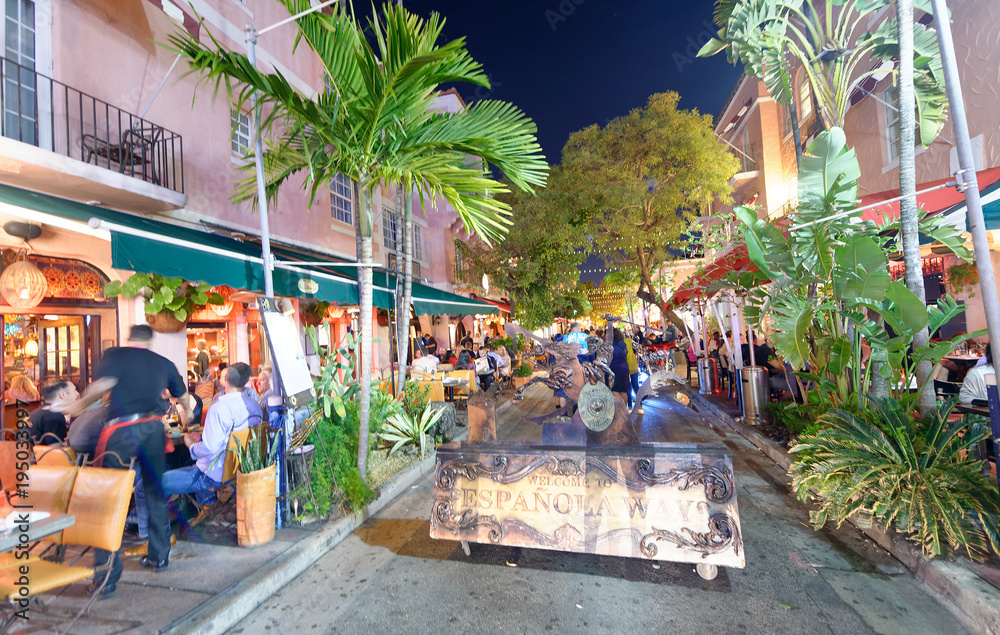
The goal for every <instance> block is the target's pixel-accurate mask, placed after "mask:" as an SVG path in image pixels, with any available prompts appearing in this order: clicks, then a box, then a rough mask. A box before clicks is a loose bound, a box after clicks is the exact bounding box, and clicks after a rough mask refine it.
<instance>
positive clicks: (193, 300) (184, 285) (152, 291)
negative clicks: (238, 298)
mask: <svg viewBox="0 0 1000 635" xmlns="http://www.w3.org/2000/svg"><path fill="white" fill-rule="evenodd" d="M211 288H212V287H211V285H208V284H206V283H204V282H197V283H195V282H187V281H186V280H184V279H182V278H167V277H165V276H161V275H159V274H156V273H134V274H132V275H131V276H129V279H128V280H126V281H125V282H119V281H118V280H112V281H111V282H109V283H107V284H106V285H104V297H106V298H113V297H115V296H116V295H120V296H122V297H125V298H128V299H132V298H134V297H136V296H140V297H142V298H143V299H144V300H145V301H146V302H145V311H146V314H147V315H155V314H157V313H162V312H165V311H169V312H170V313H172V314H173V316H174V317H175V318H177V320H178V321H180V322H186V321H187V319H188V316H190V315H191V314H192V313H193V312H195V311H196V310H198V309H200V308H201V307H203V306H205V305H206V304H222V303H223V302H225V300H223V299H222V296H221V295H219V294H218V293H212V292H211Z"/></svg>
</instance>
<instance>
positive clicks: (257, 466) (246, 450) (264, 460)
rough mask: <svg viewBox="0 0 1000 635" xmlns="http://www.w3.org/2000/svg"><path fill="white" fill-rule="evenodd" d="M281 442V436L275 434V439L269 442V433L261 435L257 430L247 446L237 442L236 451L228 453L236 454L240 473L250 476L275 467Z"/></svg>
mask: <svg viewBox="0 0 1000 635" xmlns="http://www.w3.org/2000/svg"><path fill="white" fill-rule="evenodd" d="M269 441H270V443H269ZM279 441H281V435H280V434H275V435H274V438H273V439H270V440H269V439H268V438H267V433H263V434H261V433H260V429H255V430H251V432H250V437H249V438H248V439H247V442H246V445H243V444H241V443H240V442H239V441H238V440H237V441H236V449H235V450H228V451H229V452H235V453H236V457H237V458H238V459H239V463H238V464H237V469H238V470H239V471H240V473H241V474H250V473H251V472H257V471H259V470H263V469H264V468H266V467H270V466H272V465H274V457H275V456H276V455H277V454H278V442H279Z"/></svg>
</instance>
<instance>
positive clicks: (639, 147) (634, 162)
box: [562, 92, 738, 297]
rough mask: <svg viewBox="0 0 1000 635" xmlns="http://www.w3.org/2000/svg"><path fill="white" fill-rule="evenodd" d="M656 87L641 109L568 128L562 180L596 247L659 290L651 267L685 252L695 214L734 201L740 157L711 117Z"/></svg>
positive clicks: (648, 288)
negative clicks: (572, 130) (729, 147)
mask: <svg viewBox="0 0 1000 635" xmlns="http://www.w3.org/2000/svg"><path fill="white" fill-rule="evenodd" d="M679 100H680V96H679V95H678V94H677V93H674V92H666V93H657V94H655V95H652V96H651V97H650V98H649V101H648V103H647V104H646V106H645V107H643V108H636V109H635V110H633V111H632V112H630V113H629V114H628V115H626V116H624V117H619V118H617V119H614V120H612V121H610V122H609V123H608V124H607V125H606V126H604V127H603V128H602V127H600V126H597V125H593V126H590V127H588V128H584V129H583V130H580V131H578V132H575V133H573V134H572V135H570V138H569V141H568V142H567V143H566V146H565V148H564V149H563V164H562V168H563V175H562V187H563V188H564V189H565V191H566V192H567V196H569V197H571V199H572V204H573V206H574V207H575V208H576V210H577V212H578V213H579V214H580V215H581V217H582V218H583V219H585V220H586V221H587V223H588V224H589V226H590V228H591V231H592V237H593V248H594V249H596V250H597V251H599V252H600V253H601V255H602V257H603V258H604V259H605V261H606V262H607V263H608V264H609V265H611V266H612V267H618V268H620V269H632V270H635V271H636V272H637V273H638V276H639V290H640V291H642V290H645V291H646V292H647V293H650V294H651V295H652V296H653V297H656V295H657V294H656V291H655V288H654V285H653V280H652V278H653V274H654V272H655V271H657V269H658V268H659V267H660V265H662V263H663V262H664V261H667V260H672V259H674V258H676V257H678V256H679V255H681V253H682V252H683V250H684V248H685V247H686V246H687V243H688V240H687V238H686V237H685V234H686V233H687V232H688V228H689V226H690V224H691V223H692V221H694V220H695V219H696V218H698V217H699V216H700V215H701V214H702V212H703V210H705V209H706V208H707V207H708V205H709V204H711V203H712V202H713V201H714V200H716V199H720V200H722V201H724V202H729V200H730V195H729V192H730V187H729V179H730V177H732V175H733V174H735V173H736V172H737V171H738V164H737V161H736V158H735V157H733V156H732V154H730V153H729V152H727V151H726V150H725V147H724V146H723V145H722V144H721V143H719V141H718V140H717V139H716V138H715V133H714V131H713V127H712V118H711V117H710V116H707V115H701V114H699V113H698V111H697V110H681V109H678V107H677V105H678V101H679Z"/></svg>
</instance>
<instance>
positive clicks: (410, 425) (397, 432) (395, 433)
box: [379, 408, 444, 458]
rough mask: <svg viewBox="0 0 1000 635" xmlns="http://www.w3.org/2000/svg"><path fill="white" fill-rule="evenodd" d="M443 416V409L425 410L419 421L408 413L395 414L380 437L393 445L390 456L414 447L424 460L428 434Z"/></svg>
mask: <svg viewBox="0 0 1000 635" xmlns="http://www.w3.org/2000/svg"><path fill="white" fill-rule="evenodd" d="M442 414H444V409H441V408H434V409H432V408H425V409H424V411H423V413H422V414H421V416H420V418H419V419H418V418H417V417H411V416H410V415H408V414H406V413H398V414H394V415H392V416H391V417H390V418H389V420H388V421H387V422H386V424H385V429H384V431H383V432H382V433H380V434H379V437H380V438H381V439H382V440H383V441H387V442H388V443H392V444H393V445H392V448H391V449H390V450H389V454H395V453H396V452H398V451H399V450H401V449H403V448H406V447H408V446H411V445H412V446H413V447H417V448H419V449H420V458H424V446H425V443H426V439H427V432H428V431H429V430H430V429H431V428H433V427H434V424H436V423H437V420H438V419H440V418H441V415H442Z"/></svg>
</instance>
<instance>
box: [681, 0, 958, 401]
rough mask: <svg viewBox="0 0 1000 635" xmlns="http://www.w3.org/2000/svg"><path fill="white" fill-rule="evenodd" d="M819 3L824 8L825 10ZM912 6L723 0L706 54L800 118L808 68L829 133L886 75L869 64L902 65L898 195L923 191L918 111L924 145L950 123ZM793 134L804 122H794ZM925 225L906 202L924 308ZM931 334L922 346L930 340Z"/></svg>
mask: <svg viewBox="0 0 1000 635" xmlns="http://www.w3.org/2000/svg"><path fill="white" fill-rule="evenodd" d="M893 4H895V5H896V9H895V19H889V20H885V21H884V22H883V23H882V24H881V25H879V26H878V27H876V28H875V30H874V31H871V32H869V31H868V30H867V29H868V22H869V20H870V19H871V18H872V16H874V15H875V12H877V11H880V10H883V9H887V8H890V7H892V5H893ZM817 5H819V10H817ZM914 6H916V7H918V8H921V9H925V10H928V11H929V10H930V6H929V3H928V2H925V1H923V0H902V1H901V0H845V1H843V2H839V3H838V2H833V1H832V0H828V1H826V2H820V1H819V0H717V2H716V5H715V15H714V19H715V22H716V24H717V25H718V26H719V27H720V31H719V38H718V39H714V40H712V41H710V42H708V43H707V44H706V45H705V46H704V47H703V48H702V50H701V51H699V53H698V54H699V56H708V55H715V54H716V53H719V52H720V51H723V50H727V52H728V55H729V59H730V61H733V62H735V61H737V60H739V61H742V62H743V64H744V65H745V67H746V70H747V72H748V73H749V74H751V75H753V76H755V77H759V78H760V79H762V80H763V81H764V83H765V84H766V85H767V87H768V90H770V91H771V95H772V96H773V97H774V98H775V100H776V101H778V102H779V103H781V104H784V105H785V106H787V107H789V108H790V112H791V114H792V115H795V112H796V111H795V99H794V88H793V85H792V73H791V68H790V66H789V64H788V60H789V58H793V59H794V60H795V61H796V62H797V63H798V64H799V65H800V66H801V67H802V69H803V70H804V71H805V73H806V77H807V79H808V81H809V83H810V85H811V87H812V91H811V94H812V95H813V96H814V98H815V99H816V102H817V103H818V106H819V107H818V108H817V110H818V112H819V116H820V118H821V120H822V121H823V124H824V126H825V127H826V128H827V129H830V128H832V127H839V128H843V127H844V120H845V118H846V116H847V109H848V108H849V107H850V98H851V95H852V94H853V93H854V91H855V90H856V89H857V88H858V87H860V86H861V84H862V83H863V82H864V81H865V80H867V79H868V78H869V77H871V76H873V75H877V74H879V73H880V72H883V71H882V70H881V68H879V67H876V68H873V69H871V70H867V71H864V72H862V71H861V70H860V69H861V68H862V65H867V64H869V63H870V60H871V59H875V60H882V61H886V62H888V61H891V60H898V63H899V66H898V68H897V69H896V71H895V72H896V74H897V76H898V77H899V85H900V90H899V100H898V103H897V104H890V106H891V107H897V106H898V108H899V113H900V139H899V144H900V156H899V180H900V193H901V194H902V195H904V196H907V195H910V196H912V195H914V194H915V193H916V178H915V163H914V159H915V154H914V150H913V148H914V145H915V135H914V107H915V108H916V119H917V120H918V121H919V130H920V142H921V144H922V145H923V146H924V147H926V146H929V145H930V144H931V143H933V141H934V139H935V138H936V137H937V135H938V133H940V132H941V129H942V128H943V127H944V124H945V121H946V120H947V114H946V112H945V110H946V106H947V101H946V99H945V98H946V95H945V83H944V70H943V67H942V64H941V55H940V52H939V50H938V44H937V35H936V33H935V31H934V30H933V29H932V28H929V27H927V26H925V25H923V24H920V23H919V22H915V21H914V19H913V17H914V16H913V8H914ZM793 126H794V131H795V132H796V133H798V122H797V121H795V120H794V117H793ZM795 143H796V158H797V159H798V160H799V162H801V154H800V153H801V146H800V141H799V139H798V138H796V141H795ZM918 225H919V218H918V212H917V205H916V198H915V197H910V198H905V199H903V201H902V202H901V205H900V220H899V226H900V238H901V240H900V244H901V245H902V251H903V257H904V259H905V262H906V285H907V287H908V288H909V289H910V290H911V291H913V292H914V293H915V294H916V296H917V297H918V298H919V299H920V300H921V301H922V302H925V303H926V295H925V292H924V284H923V272H922V269H921V266H920V245H919V229H918ZM928 337H929V336H928V333H927V331H926V329H924V330H923V331H922V332H921V333H919V334H917V336H916V338H915V342H914V344H915V345H917V346H924V345H926V344H927V341H928ZM930 374H931V368H930V366H929V365H928V364H927V363H922V364H921V365H920V367H919V368H918V369H917V381H918V383H919V385H921V386H924V387H925V388H924V390H923V391H922V394H921V399H920V409H921V412H922V413H924V414H927V413H928V412H930V411H931V410H932V409H933V408H934V402H935V395H934V386H933V384H931V383H930V382H928V381H927V378H928V377H929V376H930Z"/></svg>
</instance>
